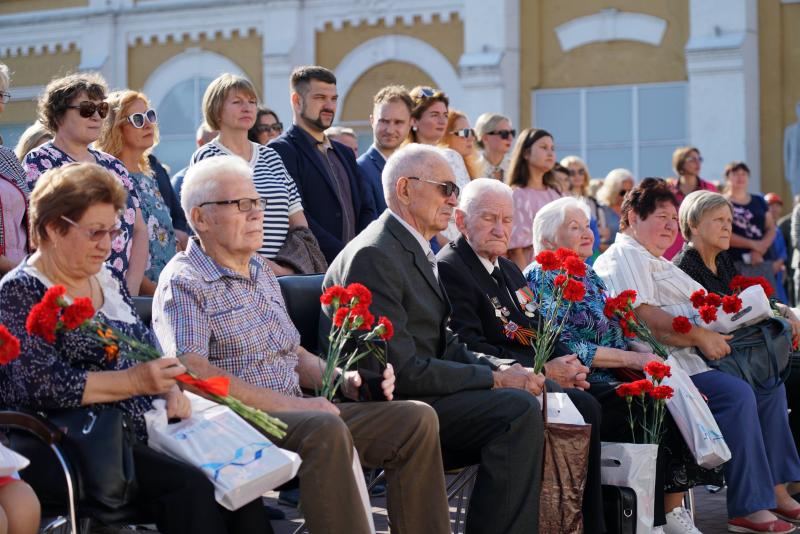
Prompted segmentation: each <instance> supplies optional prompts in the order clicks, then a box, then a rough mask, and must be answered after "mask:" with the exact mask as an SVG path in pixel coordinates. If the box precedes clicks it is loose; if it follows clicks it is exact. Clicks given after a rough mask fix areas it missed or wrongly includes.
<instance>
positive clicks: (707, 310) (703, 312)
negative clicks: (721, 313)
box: [699, 305, 717, 323]
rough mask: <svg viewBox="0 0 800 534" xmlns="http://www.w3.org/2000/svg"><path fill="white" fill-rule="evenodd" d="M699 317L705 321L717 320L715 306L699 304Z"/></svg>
mask: <svg viewBox="0 0 800 534" xmlns="http://www.w3.org/2000/svg"><path fill="white" fill-rule="evenodd" d="M699 311H700V317H701V318H702V319H703V321H705V322H706V323H713V322H714V321H716V320H717V308H716V307H714V306H708V305H703V306H700V310H699Z"/></svg>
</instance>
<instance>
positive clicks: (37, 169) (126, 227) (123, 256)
mask: <svg viewBox="0 0 800 534" xmlns="http://www.w3.org/2000/svg"><path fill="white" fill-rule="evenodd" d="M89 153H90V154H91V155H92V156H94V159H95V161H96V162H97V164H98V165H100V166H101V167H104V168H106V169H108V170H109V171H111V173H112V174H113V175H114V176H116V177H117V178H119V181H120V182H121V183H122V185H123V186H124V187H125V189H126V190H127V191H128V200H127V206H126V207H125V211H124V212H123V214H122V220H121V221H120V224H121V228H122V233H121V234H120V235H119V237H117V238H116V239H115V240H114V241H113V242H112V243H111V255H110V256H109V257H108V260H106V261H107V263H108V264H109V265H110V266H111V267H113V268H114V269H115V270H116V271H117V272H119V273H120V274H122V276H123V277H124V276H125V273H127V272H128V263H129V260H130V257H131V242H132V240H133V223H134V221H135V220H136V208H138V207H139V196H138V195H137V194H136V188H135V187H134V185H133V181H131V178H130V176H129V175H128V171H127V169H125V165H123V164H122V162H121V161H120V160H118V159H117V158H115V157H114V156H112V155H110V154H106V153H105V152H100V151H99V150H94V149H92V148H89ZM74 162H75V160H74V159H72V158H71V157H70V156H69V155H68V154H67V153H66V152H64V151H63V150H61V149H59V148H57V147H56V146H55V145H53V142H52V141H48V142H47V143H45V144H43V145H42V146H40V147H37V148H34V149H33V150H31V151H30V152H28V155H27V156H25V161H24V164H23V167H24V170H25V174H26V175H27V179H28V187H30V189H31V191H33V187H34V186H35V185H36V180H38V179H39V176H41V175H42V174H44V173H45V172H47V171H48V170H50V169H54V168H57V167H61V166H62V165H65V164H67V163H74Z"/></svg>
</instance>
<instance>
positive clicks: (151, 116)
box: [101, 108, 158, 128]
mask: <svg viewBox="0 0 800 534" xmlns="http://www.w3.org/2000/svg"><path fill="white" fill-rule="evenodd" d="M101 117H102V115H101ZM145 119H147V122H149V123H150V124H157V123H158V115H157V114H156V110H154V109H152V108H151V109H148V110H147V111H145V112H144V113H131V114H130V115H128V122H130V123H131V124H133V127H134V128H144V120H145Z"/></svg>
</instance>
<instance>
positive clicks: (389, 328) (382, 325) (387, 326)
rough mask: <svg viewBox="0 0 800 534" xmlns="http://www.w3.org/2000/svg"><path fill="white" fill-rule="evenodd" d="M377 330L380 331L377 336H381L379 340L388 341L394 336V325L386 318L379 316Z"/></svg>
mask: <svg viewBox="0 0 800 534" xmlns="http://www.w3.org/2000/svg"><path fill="white" fill-rule="evenodd" d="M377 328H379V329H380V331H379V332H378V335H379V336H381V339H385V340H387V341H388V340H390V339H392V336H394V325H392V322H391V321H390V320H389V319H387V318H386V317H383V316H381V317H380V318H379V319H378V326H377Z"/></svg>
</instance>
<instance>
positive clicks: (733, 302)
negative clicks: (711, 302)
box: [722, 295, 742, 313]
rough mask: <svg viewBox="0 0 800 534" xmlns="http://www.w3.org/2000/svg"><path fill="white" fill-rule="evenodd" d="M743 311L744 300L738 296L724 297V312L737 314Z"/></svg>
mask: <svg viewBox="0 0 800 534" xmlns="http://www.w3.org/2000/svg"><path fill="white" fill-rule="evenodd" d="M741 309H742V299H740V298H739V297H738V295H727V296H725V297H722V311H724V312H725V313H736V312H738V311H739V310H741Z"/></svg>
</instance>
